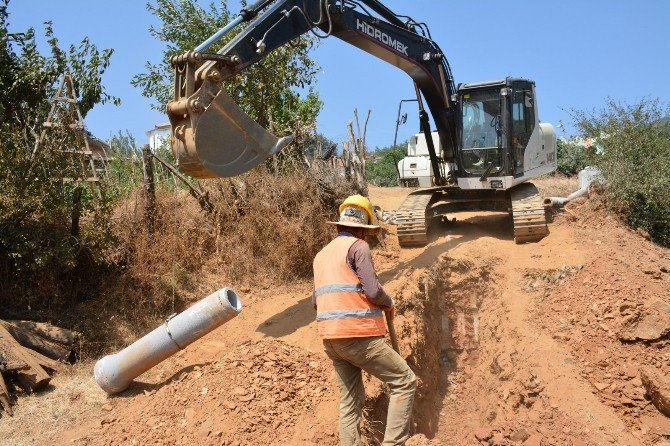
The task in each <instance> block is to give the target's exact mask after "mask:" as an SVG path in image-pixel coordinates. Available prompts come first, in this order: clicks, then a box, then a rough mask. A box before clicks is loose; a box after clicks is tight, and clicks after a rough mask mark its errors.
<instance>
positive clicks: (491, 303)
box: [0, 189, 670, 446]
mask: <svg viewBox="0 0 670 446" xmlns="http://www.w3.org/2000/svg"><path fill="white" fill-rule="evenodd" d="M405 194H406V191H405V190H400V189H373V190H372V191H371V197H372V199H373V202H375V204H379V205H381V206H382V208H384V209H393V208H394V207H395V206H397V205H398V204H399V203H400V201H401V200H402V199H403V198H404V196H405ZM457 218H458V221H457V222H456V223H454V224H450V225H448V226H436V227H433V228H432V230H431V234H430V243H429V245H428V246H426V247H423V248H416V249H400V248H399V247H398V245H397V242H396V241H395V234H394V231H395V229H394V227H393V226H386V227H385V230H386V236H385V237H384V238H383V239H382V240H381V242H380V244H379V245H378V246H377V247H376V248H375V250H374V259H375V262H376V265H377V269H378V270H379V275H380V278H381V279H382V281H383V283H384V284H385V287H386V289H387V291H388V292H389V293H390V294H391V295H393V296H394V298H395V299H396V302H397V307H398V316H397V318H396V322H395V324H396V329H397V331H398V334H399V336H400V343H401V352H402V354H403V356H405V357H406V358H407V360H408V363H409V364H410V365H411V366H412V368H413V369H414V370H415V372H416V373H417V375H418V377H419V389H418V393H417V398H416V402H415V409H414V414H413V426H414V430H415V432H416V433H417V434H421V435H420V436H419V435H417V436H416V437H415V438H412V439H411V440H410V442H408V445H414V446H426V445H430V446H435V445H480V444H482V445H533V446H549V445H557V446H558V445H561V446H562V445H567V446H570V445H572V446H577V445H589V446H595V445H610V444H612V445H622V446H623V445H626V446H628V445H630V446H633V445H649V446H652V445H667V443H665V442H666V441H667V440H668V438H670V419H669V418H667V417H665V416H664V415H662V414H661V413H660V412H659V411H658V409H657V408H656V407H655V406H654V405H653V404H652V402H651V401H650V399H649V396H648V395H646V392H645V390H644V388H643V386H642V382H641V378H640V373H639V369H640V368H642V367H650V368H652V369H654V370H656V371H658V372H659V374H661V375H667V373H668V371H670V362H669V360H670V354H669V353H668V351H667V343H668V338H667V335H668V333H665V332H664V327H665V328H668V330H669V331H670V325H667V326H664V324H665V323H666V322H667V317H666V315H667V314H670V313H667V311H666V308H668V305H670V291H669V290H670V273H668V272H667V271H668V269H669V268H670V251H668V250H667V249H662V248H659V247H657V246H655V245H653V244H652V243H650V242H649V241H647V240H646V239H644V237H643V236H642V235H640V234H638V233H636V232H634V231H631V230H629V229H626V228H625V227H624V226H623V225H621V224H620V223H619V222H618V221H617V220H616V219H615V218H614V217H611V216H608V215H607V213H606V212H605V211H604V210H603V209H602V208H601V206H599V205H598V200H597V199H592V200H590V201H586V202H585V201H582V202H580V203H575V204H571V205H570V206H569V207H568V209H567V211H566V212H563V213H561V214H559V215H557V216H556V218H555V221H554V222H553V223H552V225H551V226H550V230H551V233H550V235H549V236H548V237H546V238H545V239H544V240H542V241H540V242H539V243H534V244H525V245H516V244H515V243H514V241H513V239H512V235H511V226H510V221H509V219H508V217H507V216H506V215H504V214H463V215H458V216H457ZM202 281H203V283H211V284H212V287H213V288H215V287H217V286H219V287H220V286H223V285H225V284H219V283H217V278H216V277H215V276H213V275H212V276H206V277H202ZM310 289H311V284H310V283H309V282H301V283H297V284H292V285H290V286H286V285H284V286H281V287H279V288H276V289H275V288H267V289H250V288H240V289H238V291H239V292H240V294H241V296H242V298H243V300H244V304H245V308H244V310H243V312H242V314H241V315H240V316H239V317H237V318H236V319H234V320H232V321H231V322H229V323H228V324H226V325H224V326H223V327H221V328H220V329H218V330H216V331H214V332H213V333H211V334H209V335H208V336H206V337H205V338H204V339H202V340H200V341H198V342H197V343H195V344H194V345H192V346H190V347H189V348H188V349H186V350H185V351H183V352H181V353H180V354H178V355H176V356H175V357H173V358H170V359H169V360H167V361H165V362H164V363H163V364H161V365H160V366H158V367H156V368H155V369H154V370H152V371H150V372H148V373H147V374H145V375H143V376H142V377H140V378H139V379H138V381H137V382H136V383H135V384H133V386H132V387H131V388H130V389H129V390H127V391H126V392H123V393H122V394H120V395H118V396H115V397H109V398H107V397H105V396H104V394H102V391H100V390H99V389H97V388H95V387H94V384H93V382H92V381H90V380H89V381H88V382H87V386H88V387H87V389H88V392H91V393H93V395H92V396H91V397H90V398H89V397H88V396H87V397H86V398H84V397H77V398H76V399H75V400H74V402H72V403H70V405H71V406H72V407H71V410H70V411H71V412H72V413H73V414H75V415H77V414H79V415H78V418H77V416H75V415H73V419H72V420H68V422H67V423H59V422H58V420H53V419H51V418H50V417H49V414H48V413H42V417H43V418H42V420H41V422H40V420H38V419H37V418H36V416H35V413H32V414H31V413H29V412H30V411H29V410H27V408H28V407H32V408H33V409H34V406H29V404H35V403H36V402H37V399H33V398H26V399H25V402H22V401H21V400H23V399H20V400H19V401H18V404H17V406H16V415H15V417H14V418H12V419H5V418H3V419H2V421H0V443H3V444H54V443H55V444H86V445H134V444H136V445H145V444H165V445H168V444H169V445H173V444H189V445H193V444H216V445H240V446H241V445H262V444H267V445H308V444H319V445H336V444H338V443H337V393H338V392H337V389H336V388H335V387H334V385H335V384H334V379H333V376H332V368H331V366H330V364H329V361H328V360H327V358H326V357H325V355H324V354H323V352H322V349H321V345H320V342H319V341H318V339H317V338H316V328H315V324H314V322H313V320H314V310H313V309H312V307H311V304H310V299H309V297H308V296H309V294H310ZM656 335H658V336H659V337H658V338H657V339H647V338H649V337H653V336H656ZM640 337H642V338H645V339H640ZM622 339H624V340H622ZM91 366H92V364H89V365H88V366H87V367H88V368H91ZM88 371H89V372H90V370H88ZM75 379H77V375H74V376H62V377H59V376H56V377H55V378H54V380H53V385H54V389H53V390H52V392H51V393H52V394H58V392H63V393H62V394H60V395H61V399H63V400H65V401H67V400H68V398H72V395H70V394H68V393H66V392H64V391H63V390H60V389H66V388H68V383H70V382H71V381H72V380H75ZM80 379H81V378H80ZM366 387H367V394H368V400H367V403H366V408H365V410H366V422H365V425H364V432H365V435H366V441H367V442H368V443H369V444H378V439H379V437H380V435H381V432H382V431H383V423H384V416H385V415H384V408H385V405H386V401H387V400H386V393H385V389H384V388H383V386H380V385H379V384H378V382H376V381H375V380H371V379H368V380H367V381H366ZM37 398H39V397H37ZM45 398H49V395H45ZM77 401H81V402H82V404H81V407H78V403H77ZM30 423H33V424H34V423H38V424H39V426H40V427H39V428H38V427H36V426H34V427H33V426H30V427H29V426H27V425H28V424H30ZM51 426H56V427H51ZM9 435H11V437H10V436H9ZM8 438H11V440H9V442H8V440H7V439H8Z"/></svg>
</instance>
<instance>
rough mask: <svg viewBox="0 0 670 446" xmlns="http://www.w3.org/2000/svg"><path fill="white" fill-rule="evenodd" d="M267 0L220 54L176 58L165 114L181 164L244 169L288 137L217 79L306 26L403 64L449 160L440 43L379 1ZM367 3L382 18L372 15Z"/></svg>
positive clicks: (202, 172)
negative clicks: (255, 116)
mask: <svg viewBox="0 0 670 446" xmlns="http://www.w3.org/2000/svg"><path fill="white" fill-rule="evenodd" d="M268 3H271V4H270V5H269V7H268V8H267V9H266V10H265V11H264V12H263V13H261V14H260V15H258V16H257V17H256V18H255V19H254V20H253V21H251V23H249V25H248V26H247V27H246V28H245V29H244V30H243V31H242V32H241V33H240V34H238V35H237V36H236V37H235V38H234V39H232V40H231V41H230V42H228V44H227V45H225V47H224V48H223V49H222V50H221V51H219V54H217V55H211V54H210V55H208V54H203V53H197V52H189V53H187V54H185V55H183V56H179V58H175V60H173V64H174V65H175V69H176V81H175V98H174V101H173V102H171V103H170V104H169V106H168V114H169V116H170V120H171V122H172V125H173V138H172V142H173V150H175V152H176V154H177V157H178V158H180V159H181V160H185V163H182V162H180V164H181V165H182V168H183V169H184V170H186V171H187V173H190V174H192V175H194V176H199V177H201V178H202V177H211V176H231V174H237V173H241V171H244V170H241V169H246V170H248V169H247V167H249V166H251V167H253V166H252V164H253V165H255V164H258V162H260V161H262V159H264V158H265V156H267V155H268V154H270V153H271V152H273V151H275V152H276V151H277V150H281V147H283V145H285V144H286V143H287V142H288V141H287V140H285V139H277V138H274V137H273V136H272V135H269V134H267V131H264V129H263V128H262V127H260V126H259V125H258V124H256V123H255V122H253V121H251V122H250V119H249V118H248V117H247V116H246V115H244V113H243V112H242V111H241V110H240V109H239V108H238V107H237V106H236V105H235V104H234V102H233V101H232V100H231V98H230V97H229V96H228V95H227V93H226V92H225V90H223V89H222V86H221V82H222V81H225V80H226V79H228V78H231V77H232V76H235V75H236V74H238V73H240V72H242V71H243V70H245V69H246V68H248V67H249V66H251V65H253V64H255V63H257V62H258V61H260V60H262V59H263V58H264V57H265V56H266V55H267V54H269V53H270V52H271V51H273V50H275V49H277V48H280V47H281V46H283V45H286V44H288V43H289V42H291V41H292V40H294V39H296V38H299V37H300V36H302V35H304V34H306V33H308V32H310V31H311V32H315V33H324V34H319V36H320V37H324V36H325V37H327V36H331V35H332V36H335V37H337V38H339V39H341V40H343V41H345V42H347V43H349V44H351V45H353V46H355V47H357V48H360V49H361V50H363V51H365V52H367V53H369V54H371V55H373V56H376V57H378V58H379V59H382V60H384V61H386V62H388V63H390V64H391V65H394V66H396V67H398V68H400V69H401V70H403V71H405V72H406V73H407V74H408V75H409V76H410V77H411V78H412V79H413V80H414V82H415V84H416V87H417V89H418V90H419V91H420V92H421V94H422V95H423V97H424V98H425V100H426V103H427V105H428V108H429V110H430V111H431V114H432V116H433V119H434V121H435V125H436V127H437V131H438V133H439V135H440V140H441V143H442V147H443V152H444V153H443V158H444V159H445V160H447V161H453V160H454V158H455V157H456V128H455V120H454V112H455V107H454V106H453V104H452V99H451V98H452V95H453V94H454V92H455V91H454V84H453V79H452V75H451V72H450V69H449V65H448V63H447V61H446V59H445V58H444V54H443V53H442V52H441V50H440V49H439V47H438V46H437V44H436V43H435V42H433V41H432V40H431V39H430V38H429V37H427V36H425V35H421V34H419V33H417V32H416V31H415V29H414V25H413V24H412V22H409V23H405V22H403V21H402V20H400V18H398V17H397V16H396V15H395V14H394V13H393V12H391V11H390V10H389V9H388V8H386V7H385V6H384V5H382V4H381V3H380V2H378V1H376V0H363V1H361V3H354V2H351V1H348V0H347V1H341V0H278V1H275V2H273V3H272V2H267V1H266V2H257V4H259V5H260V4H262V5H263V6H266V5H267V4H268ZM366 6H367V7H368V8H370V9H372V10H373V11H375V12H376V13H377V14H379V15H380V16H381V17H383V18H384V20H382V19H380V18H378V17H376V16H373V15H372V14H370V13H369V12H368V11H367V9H366V8H365V7H366ZM180 58H181V59H180ZM208 115H209V116H208ZM214 128H220V129H219V130H213V129H214ZM221 129H222V130H221ZM431 140H432V139H431ZM227 145H228V147H226V146H227ZM201 146H206V147H201ZM217 146H218V147H217ZM233 146H234V147H233ZM231 148H232V153H230V151H231ZM240 148H243V150H242V149H240ZM226 150H228V153H227V154H226ZM432 152H433V153H431V161H432V162H433V168H434V171H435V172H434V174H435V176H436V179H438V178H439V175H440V172H439V169H436V168H435V167H436V166H437V164H438V159H437V154H435V153H434V149H433V150H432ZM203 158H204V159H203ZM259 160H260V161H259ZM203 166H204V168H203ZM221 166H228V167H221ZM231 166H232V167H231ZM189 171H190V172H189Z"/></svg>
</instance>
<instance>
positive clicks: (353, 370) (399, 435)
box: [323, 336, 416, 446]
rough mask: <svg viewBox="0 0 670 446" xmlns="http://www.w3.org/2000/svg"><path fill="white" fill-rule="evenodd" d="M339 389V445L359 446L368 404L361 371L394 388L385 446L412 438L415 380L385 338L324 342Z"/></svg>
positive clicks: (387, 421) (400, 444) (391, 396)
mask: <svg viewBox="0 0 670 446" xmlns="http://www.w3.org/2000/svg"><path fill="white" fill-rule="evenodd" d="M323 346H324V349H325V350H326V354H327V355H328V357H329V358H330V359H331V360H332V361H333V366H335V374H336V375H337V381H338V384H339V386H340V444H341V445H342V446H360V445H361V435H360V430H359V425H360V421H361V415H362V410H363V403H364V402H365V388H364V387H363V376H362V373H361V370H365V371H366V372H368V373H369V374H370V375H372V376H374V377H376V378H379V379H380V380H381V381H382V382H384V383H386V384H388V386H389V387H390V388H391V395H390V402H389V408H388V416H387V418H386V432H385V433H384V441H383V443H382V445H383V446H402V445H404V444H405V442H406V441H407V439H408V438H409V428H410V426H409V424H410V416H411V414H412V403H413V402H414V391H415V390H416V376H415V375H414V372H412V370H411V369H410V368H409V366H408V365H407V363H406V362H405V360H404V359H403V358H402V357H401V356H400V355H399V354H398V353H396V352H395V350H393V349H392V348H391V347H390V346H389V345H388V344H387V343H386V340H385V339H384V338H383V337H380V336H375V337H368V338H347V339H324V340H323Z"/></svg>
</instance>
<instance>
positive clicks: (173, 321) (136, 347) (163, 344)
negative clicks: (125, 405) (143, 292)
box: [93, 288, 242, 394]
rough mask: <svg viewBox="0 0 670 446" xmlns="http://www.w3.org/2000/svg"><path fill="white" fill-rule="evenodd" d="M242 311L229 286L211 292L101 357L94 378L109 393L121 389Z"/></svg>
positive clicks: (94, 371)
mask: <svg viewBox="0 0 670 446" xmlns="http://www.w3.org/2000/svg"><path fill="white" fill-rule="evenodd" d="M241 311H242V301H241V300H240V298H239V297H238V296H237V294H236V293H235V292H234V291H233V290H231V289H230V288H224V289H221V290H219V291H217V292H215V293H212V294H210V295H209V296H207V297H206V298H204V299H202V300H201V301H199V302H198V303H196V304H195V305H193V306H191V307H190V308H189V309H187V310H186V311H184V312H182V313H180V314H178V315H176V316H171V317H170V318H169V319H168V320H167V321H165V323H164V324H163V325H161V326H160V327H158V328H156V329H155V330H154V331H152V332H151V333H149V334H147V335H146V336H144V337H143V338H141V339H139V340H137V341H135V342H134V343H133V344H131V345H129V346H128V347H126V348H125V349H123V350H121V351H120V352H119V353H116V354H113V355H108V356H105V357H104V358H102V359H100V360H99V361H98V362H97V363H96V364H95V368H94V369H93V376H94V377H95V381H96V382H97V383H98V385H99V386H100V387H101V388H102V390H104V391H105V392H107V393H109V394H113V393H118V392H122V391H123V390H125V389H127V388H128V386H129V385H130V383H131V382H132V381H133V379H135V378H137V377H138V376H140V375H141V374H142V373H144V372H146V371H147V370H149V369H150V368H152V367H154V366H155V365H157V364H159V363H161V362H162V361H164V360H165V359H167V358H169V357H170V356H172V355H174V354H175V353H177V352H178V351H179V350H181V349H184V348H186V346H188V345H189V344H191V343H193V342H194V341H196V340H198V339H200V338H201V337H203V336H205V335H206V334H207V333H209V332H210V331H212V330H214V329H215V328H217V327H220V326H221V325H223V324H225V323H226V322H228V321H229V320H231V319H232V318H234V317H235V316H237V315H238V314H240V312H241Z"/></svg>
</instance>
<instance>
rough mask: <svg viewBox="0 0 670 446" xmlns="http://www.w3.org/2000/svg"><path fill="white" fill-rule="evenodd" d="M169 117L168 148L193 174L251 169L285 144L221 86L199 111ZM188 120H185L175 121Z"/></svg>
mask: <svg viewBox="0 0 670 446" xmlns="http://www.w3.org/2000/svg"><path fill="white" fill-rule="evenodd" d="M186 118H187V119H186V120H184V119H173V117H172V116H171V121H172V128H173V132H172V149H173V151H174V153H175V156H176V157H177V159H178V160H179V167H180V168H181V169H182V170H183V171H184V172H185V173H186V174H188V175H190V176H192V177H194V178H216V177H232V176H235V175H240V174H242V173H244V172H247V171H249V170H251V169H253V168H254V167H255V166H257V165H259V164H260V163H262V162H263V161H264V160H265V159H266V158H267V157H268V156H271V155H274V154H275V153H277V152H279V151H280V150H282V149H283V148H284V147H286V146H287V145H288V144H289V143H290V142H291V141H292V140H293V137H291V136H287V137H283V138H277V137H276V136H274V135H273V134H271V133H270V132H268V131H267V130H266V129H264V128H263V127H262V126H260V125H259V124H258V123H256V122H255V121H254V120H253V119H251V118H250V117H249V116H248V115H247V114H246V113H245V112H244V111H243V110H242V109H241V108H240V107H239V106H238V105H237V104H236V103H235V102H234V101H233V99H232V98H231V97H230V95H229V94H228V92H226V90H225V89H224V88H221V89H220V90H219V92H218V94H217V95H216V97H215V98H214V99H213V100H212V102H211V103H210V104H209V105H208V106H207V107H206V108H205V109H204V111H202V112H201V113H197V114H196V113H193V111H192V110H191V113H190V116H187V117H186ZM185 121H188V122H189V124H186V125H181V126H180V125H178V124H179V123H184V122H185Z"/></svg>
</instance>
